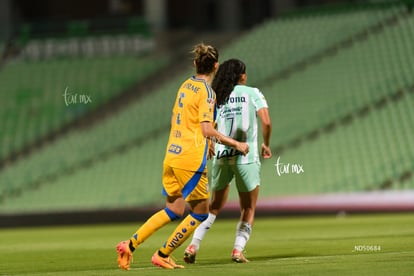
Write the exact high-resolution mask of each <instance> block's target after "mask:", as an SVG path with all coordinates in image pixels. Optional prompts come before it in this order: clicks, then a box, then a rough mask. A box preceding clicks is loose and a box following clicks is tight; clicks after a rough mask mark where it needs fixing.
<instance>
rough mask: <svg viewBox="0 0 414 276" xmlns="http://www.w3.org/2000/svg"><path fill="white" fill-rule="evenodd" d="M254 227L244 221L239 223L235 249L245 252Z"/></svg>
mask: <svg viewBox="0 0 414 276" xmlns="http://www.w3.org/2000/svg"><path fill="white" fill-rule="evenodd" d="M251 232H252V227H251V225H250V224H248V223H247V222H244V221H239V223H238V224H237V228H236V240H235V241H234V249H237V250H238V251H243V250H244V247H245V246H246V243H247V241H248V240H249V238H250V233H251Z"/></svg>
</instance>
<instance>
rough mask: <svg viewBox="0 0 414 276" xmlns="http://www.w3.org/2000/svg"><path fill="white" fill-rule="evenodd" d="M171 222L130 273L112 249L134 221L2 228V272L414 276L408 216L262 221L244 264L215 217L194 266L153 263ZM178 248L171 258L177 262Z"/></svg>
mask: <svg viewBox="0 0 414 276" xmlns="http://www.w3.org/2000/svg"><path fill="white" fill-rule="evenodd" d="M176 225H177V224H176V223H172V224H170V225H168V226H166V227H164V228H163V229H161V230H160V231H159V232H157V233H155V234H154V235H153V236H151V237H150V238H149V239H148V240H147V241H146V242H145V243H144V244H142V245H141V246H140V247H139V248H138V249H137V251H136V253H135V254H134V263H133V264H132V265H131V270H130V271H129V272H126V271H121V270H119V269H118V268H117V264H116V252H115V245H116V244H117V242H118V241H121V240H123V239H127V238H129V236H130V235H131V234H132V233H133V232H134V231H135V229H136V228H137V226H139V224H117V225H94V226H90V225H89V226H64V227H39V228H16V229H0V275H151V276H154V275H167V274H168V275H226V276H229V275H376V276H377V275H393V276H395V275H414V214H412V213H405V214H370V215H356V214H355V215H354V214H351V215H347V216H340V217H336V216H333V215H331V216H328V215H327V216H311V217H274V218H260V219H257V220H256V223H255V225H254V228H253V232H252V236H251V239H250V241H249V243H248V246H247V248H246V256H247V257H248V258H249V259H250V260H251V262H250V263H248V264H236V263H232V262H231V260H230V252H231V249H232V245H233V240H234V232H235V226H236V220H224V219H218V220H217V222H216V223H215V225H214V226H213V228H212V229H211V230H210V232H209V233H208V234H207V236H206V237H205V240H204V242H203V244H202V247H201V250H200V252H199V254H198V256H197V257H198V258H197V263H196V264H193V265H186V268H185V269H175V270H163V269H160V268H157V267H154V266H152V264H151V261H150V260H151V256H152V254H153V253H154V252H155V250H156V249H157V248H158V247H159V246H160V245H162V243H163V242H164V241H165V239H166V238H167V236H168V235H169V233H170V232H171V231H172V230H173V229H174V227H175V226H176ZM187 243H188V241H187ZM187 243H185V245H184V246H186V245H187ZM184 246H182V247H180V248H179V249H178V250H176V252H175V253H174V256H175V257H176V258H177V259H178V262H179V263H180V264H184V262H183V261H182V253H183V250H184Z"/></svg>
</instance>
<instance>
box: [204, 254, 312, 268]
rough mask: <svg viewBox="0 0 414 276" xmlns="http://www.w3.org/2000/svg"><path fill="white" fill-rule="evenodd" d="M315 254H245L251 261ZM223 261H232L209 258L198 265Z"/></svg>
mask: <svg viewBox="0 0 414 276" xmlns="http://www.w3.org/2000/svg"><path fill="white" fill-rule="evenodd" d="M311 256H315V255H314V254H309V253H305V252H295V253H292V254H283V253H281V254H272V255H263V256H257V255H255V256H246V257H247V259H249V260H250V261H251V262H254V261H270V260H277V259H288V258H300V257H311ZM224 263H233V262H232V260H231V259H230V258H228V259H225V260H224V259H223V258H221V259H209V260H204V261H200V262H198V264H199V265H214V264H224Z"/></svg>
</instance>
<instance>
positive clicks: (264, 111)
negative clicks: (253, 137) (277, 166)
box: [257, 107, 272, 159]
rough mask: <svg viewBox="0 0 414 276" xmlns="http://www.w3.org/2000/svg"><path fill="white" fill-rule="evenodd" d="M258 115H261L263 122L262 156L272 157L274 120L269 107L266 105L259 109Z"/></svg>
mask: <svg viewBox="0 0 414 276" xmlns="http://www.w3.org/2000/svg"><path fill="white" fill-rule="evenodd" d="M257 116H259V118H260V121H261V122H262V136H263V143H262V156H263V158H266V159H267V158H271V157H272V151H271V149H270V136H271V134H272V122H271V120H270V115H269V109H268V108H266V107H264V108H261V109H259V110H258V111H257Z"/></svg>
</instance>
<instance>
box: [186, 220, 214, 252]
mask: <svg viewBox="0 0 414 276" xmlns="http://www.w3.org/2000/svg"><path fill="white" fill-rule="evenodd" d="M215 220H216V215H214V214H212V213H209V214H208V217H207V219H206V220H205V221H203V222H202V223H201V224H200V225H199V226H198V227H197V229H196V230H195V231H194V235H193V239H192V240H191V244H194V245H195V247H196V250H197V251H198V249H199V248H200V243H201V241H202V240H203V238H204V236H205V234H206V233H207V231H208V229H210V227H211V226H212V225H213V223H214V221H215Z"/></svg>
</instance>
